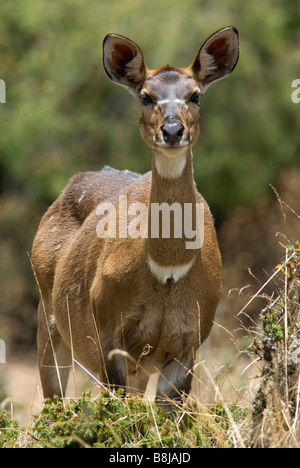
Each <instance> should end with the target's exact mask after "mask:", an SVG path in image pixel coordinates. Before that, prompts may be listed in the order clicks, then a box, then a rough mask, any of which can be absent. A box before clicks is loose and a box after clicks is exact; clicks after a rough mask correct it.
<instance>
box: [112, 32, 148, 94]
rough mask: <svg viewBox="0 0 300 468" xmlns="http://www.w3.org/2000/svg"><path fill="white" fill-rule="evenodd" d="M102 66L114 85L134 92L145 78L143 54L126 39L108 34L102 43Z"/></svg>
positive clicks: (135, 45)
mask: <svg viewBox="0 0 300 468" xmlns="http://www.w3.org/2000/svg"><path fill="white" fill-rule="evenodd" d="M103 66H104V70H105V71H106V73H107V75H108V76H109V78H110V79H111V80H113V81H114V82H115V83H117V84H119V85H122V86H126V87H127V88H129V89H130V91H132V92H134V91H136V90H137V89H138V88H139V87H141V86H142V84H143V82H144V80H145V78H146V66H145V62H144V56H143V52H142V51H141V49H140V48H139V46H138V45H137V44H135V43H134V42H133V41H131V40H130V39H127V37H124V36H120V35H118V34H108V35H107V36H106V37H105V39H104V41H103Z"/></svg>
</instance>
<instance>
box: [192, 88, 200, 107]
mask: <svg viewBox="0 0 300 468" xmlns="http://www.w3.org/2000/svg"><path fill="white" fill-rule="evenodd" d="M201 96H202V94H201V93H200V91H195V92H194V93H193V94H192V96H191V97H190V102H193V103H194V104H197V105H199V103H200V97H201Z"/></svg>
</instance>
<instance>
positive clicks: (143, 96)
mask: <svg viewBox="0 0 300 468" xmlns="http://www.w3.org/2000/svg"><path fill="white" fill-rule="evenodd" d="M140 99H141V101H142V103H143V104H144V106H148V105H149V104H154V101H153V99H152V97H151V96H150V95H149V94H148V93H142V94H141V95H140Z"/></svg>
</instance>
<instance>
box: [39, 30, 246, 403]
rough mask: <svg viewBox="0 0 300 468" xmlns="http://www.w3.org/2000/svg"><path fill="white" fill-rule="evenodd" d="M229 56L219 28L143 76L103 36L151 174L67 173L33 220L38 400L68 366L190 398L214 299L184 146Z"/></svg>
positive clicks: (211, 238) (208, 220) (128, 50)
mask: <svg viewBox="0 0 300 468" xmlns="http://www.w3.org/2000/svg"><path fill="white" fill-rule="evenodd" d="M238 54H239V48H238V33H237V30H236V29H235V28H233V27H227V28H224V29H222V30H220V31H217V32H216V33H214V34H213V35H212V36H210V37H209V38H208V39H207V40H206V41H205V42H204V44H203V45H202V46H201V48H200V49H199V51H198V53H197V55H196V57H195V59H194V61H193V62H192V65H191V66H189V67H187V68H178V67H172V66H169V65H168V66H166V67H162V68H157V69H154V70H150V69H148V68H147V67H146V65H145V62H144V57H143V53H142V51H141V49H140V48H139V47H138V46H137V45H136V44H135V43H134V42H132V41H131V40H129V39H127V38H125V37H123V36H119V35H116V34H110V35H108V36H106V37H105V39H104V43H103V64H104V68H105V71H106V73H107V75H108V77H109V78H110V79H111V80H112V81H114V82H115V83H117V84H119V85H122V86H125V87H127V88H128V89H129V91H130V92H131V94H132V95H133V96H134V97H135V98H137V99H138V100H139V102H140V105H141V111H142V115H141V117H140V119H139V127H140V131H141V135H142V137H143V139H144V140H145V142H146V143H147V144H148V145H149V146H150V148H151V149H152V172H149V173H147V174H145V175H143V176H140V175H138V174H134V173H131V172H128V171H117V170H114V169H111V168H108V167H105V168H104V169H102V170H101V171H100V172H87V173H80V174H77V175H76V176H75V177H73V178H72V179H71V181H70V182H69V184H68V185H67V186H66V188H65V189H64V190H63V192H62V194H61V195H60V196H59V198H58V199H57V200H56V201H55V202H54V204H53V205H52V206H51V207H50V208H49V210H48V211H47V212H46V214H45V215H44V217H43V218H42V221H41V223H40V226H39V229H38V232H37V234H36V237H35V239H34V243H33V250H32V264H33V267H34V271H35V274H36V278H37V281H38V285H39V290H40V304H39V308H38V321H39V324H38V357H39V368H40V376H41V381H42V386H43V392H44V396H45V397H50V398H52V397H53V396H54V395H59V396H63V395H64V393H65V390H66V385H67V381H68V375H69V369H70V367H71V365H72V359H73V358H75V359H76V360H78V361H79V362H80V363H81V364H82V365H83V366H84V367H86V368H87V369H89V371H90V372H92V373H95V374H98V375H99V376H100V379H101V381H102V382H103V383H104V384H107V385H113V386H124V387H127V389H128V388H129V389H131V391H133V389H135V390H136V391H138V392H144V391H145V388H146V386H147V382H148V379H149V376H150V375H151V374H153V373H159V378H158V384H157V393H156V398H157V401H158V402H160V403H162V401H163V400H164V399H166V398H167V399H168V398H171V399H177V398H181V396H182V394H183V393H188V392H189V391H190V388H191V379H192V373H191V369H192V367H193V363H194V356H195V353H196V350H197V348H198V347H199V346H200V344H201V343H202V342H203V341H204V340H205V339H206V337H207V336H208V334H209V332H210V330H211V327H212V323H213V320H214V315H215V311H216V308H217V305H218V302H219V299H220V295H221V292H222V286H221V257H220V253H219V248H218V243H217V239H216V233H215V229H214V222H213V218H212V215H211V213H210V210H209V208H208V205H207V204H206V202H205V200H204V199H203V197H202V196H201V195H200V194H199V193H198V191H197V190H196V187H195V183H194V179H193V166H192V146H193V145H194V144H195V142H196V140H197V138H198V134H199V125H198V116H199V107H200V97H201V96H202V95H203V93H204V92H205V91H206V89H207V87H208V86H209V85H210V84H211V83H213V82H214V81H216V80H219V79H221V78H224V77H225V76H227V75H228V74H230V73H231V71H232V70H233V69H234V67H235V65H236V63H237V60H238ZM116 138H122V135H116ZM212 183H213V181H212ZM188 209H189V211H188V213H189V219H188V217H187V218H186V217H185V215H186V212H187V210H188ZM157 213H158V214H157ZM163 215H164V216H165V215H167V217H168V219H167V221H166V217H165V219H163V217H164V216H163ZM124 219H125V221H124ZM153 220H154V221H155V223H156V224H155V225H154V224H153V223H154V221H153ZM188 221H189V223H190V225H189V226H188ZM166 222H167V227H168V228H169V230H168V229H165V228H166V226H165V223H166ZM124 223H125V224H124ZM166 232H167V234H166ZM178 233H179V234H178ZM203 234H204V237H203Z"/></svg>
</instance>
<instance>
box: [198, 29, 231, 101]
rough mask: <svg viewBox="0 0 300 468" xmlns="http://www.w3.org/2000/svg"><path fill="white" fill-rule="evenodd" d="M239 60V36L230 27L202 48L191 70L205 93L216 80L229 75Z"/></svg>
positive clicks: (210, 39)
mask: <svg viewBox="0 0 300 468" xmlns="http://www.w3.org/2000/svg"><path fill="white" fill-rule="evenodd" d="M238 58H239V34H238V31H237V29H235V28H234V27H232V26H229V27H227V28H224V29H220V30H219V31H217V32H215V33H214V34H212V35H211V36H210V37H209V38H208V39H207V40H206V41H205V42H204V43H203V45H202V46H201V47H200V49H199V52H198V54H197V55H196V58H195V60H194V62H193V63H192V65H191V67H190V68H191V70H192V72H193V74H194V77H195V79H196V80H197V81H198V82H199V84H200V88H201V91H202V92H203V93H204V91H206V89H207V88H208V86H209V85H210V84H211V83H213V82H214V81H216V80H221V79H222V78H225V77H226V76H227V75H229V74H230V73H231V72H232V71H233V70H234V68H235V66H236V64H237V61H238Z"/></svg>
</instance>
